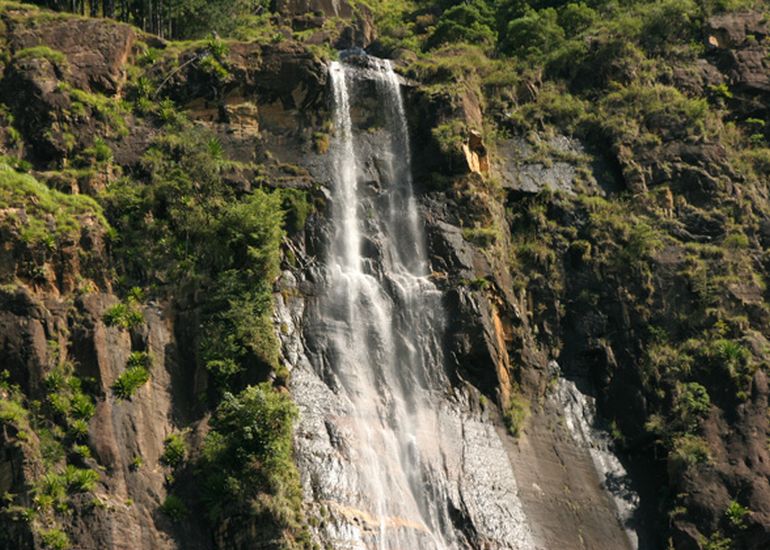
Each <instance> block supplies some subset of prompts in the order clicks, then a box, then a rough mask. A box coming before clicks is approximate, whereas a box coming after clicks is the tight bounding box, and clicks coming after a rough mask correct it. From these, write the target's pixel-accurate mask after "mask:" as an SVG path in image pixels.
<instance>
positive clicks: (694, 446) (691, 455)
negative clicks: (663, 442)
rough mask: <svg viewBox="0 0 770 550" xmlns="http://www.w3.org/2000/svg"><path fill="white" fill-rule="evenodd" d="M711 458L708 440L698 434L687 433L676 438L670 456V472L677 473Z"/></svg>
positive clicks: (704, 462)
mask: <svg viewBox="0 0 770 550" xmlns="http://www.w3.org/2000/svg"><path fill="white" fill-rule="evenodd" d="M710 459H711V455H710V453H709V449H708V444H707V443H706V441H705V440H704V439H702V438H700V437H698V436H695V435H690V434H685V435H681V436H677V437H675V438H674V440H673V442H672V450H671V452H670V453H669V456H668V467H669V471H670V472H672V473H676V472H680V471H682V470H686V469H687V468H690V467H692V466H696V465H698V464H706V463H707V462H709V460H710Z"/></svg>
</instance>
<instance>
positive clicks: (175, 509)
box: [160, 495, 189, 521]
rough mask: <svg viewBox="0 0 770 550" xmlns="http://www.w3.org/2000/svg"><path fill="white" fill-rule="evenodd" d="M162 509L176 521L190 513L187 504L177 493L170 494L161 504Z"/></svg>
mask: <svg viewBox="0 0 770 550" xmlns="http://www.w3.org/2000/svg"><path fill="white" fill-rule="evenodd" d="M160 511H161V512H163V513H164V514H165V515H166V516H168V517H169V518H170V519H172V520H174V521H181V520H183V519H184V518H185V517H187V514H188V513H189V511H188V509H187V505H186V504H185V503H184V501H182V499H181V498H179V497H178V496H176V495H168V496H167V497H166V500H164V501H163V504H161V505H160Z"/></svg>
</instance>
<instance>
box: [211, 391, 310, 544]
mask: <svg viewBox="0 0 770 550" xmlns="http://www.w3.org/2000/svg"><path fill="white" fill-rule="evenodd" d="M296 415H297V409H296V407H295V406H294V404H293V403H292V402H291V399H290V398H289V396H288V395H287V394H286V393H281V392H278V391H276V390H275V389H274V388H272V387H271V386H270V385H269V384H260V385H258V386H249V387H247V388H246V389H245V390H243V391H242V392H241V393H240V394H238V395H233V394H230V393H227V394H225V395H224V397H223V399H222V402H221V403H220V405H219V407H218V408H217V410H216V413H215V414H214V416H213V417H212V419H211V428H212V429H211V432H210V433H209V434H208V436H207V437H206V441H205V443H204V446H203V456H202V458H201V460H200V462H199V464H198V468H199V469H200V472H201V476H202V478H203V485H204V501H205V502H206V508H207V510H208V513H209V515H210V516H211V518H212V519H213V520H215V521H216V520H217V519H219V518H221V517H224V516H226V515H227V514H228V513H237V512H241V513H243V512H246V511H247V510H248V513H249V514H253V515H256V516H258V517H259V516H267V517H273V518H275V519H276V520H278V521H279V522H280V523H279V525H278V526H277V528H276V530H277V531H278V533H279V534H280V535H279V536H281V537H286V536H287V530H288V532H290V533H295V535H296V536H299V537H300V538H304V537H305V536H306V535H305V534H303V533H304V532H303V527H302V526H303V522H304V520H303V518H302V515H301V500H302V491H301V487H300V483H299V475H298V473H297V470H296V467H295V466H294V462H293V448H292V422H293V420H294V419H295V418H296ZM265 528H266V529H268V528H270V527H269V526H266V527H265ZM286 544H289V542H288V541H286ZM290 547H293V545H290Z"/></svg>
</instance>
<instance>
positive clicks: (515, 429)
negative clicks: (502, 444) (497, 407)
mask: <svg viewBox="0 0 770 550" xmlns="http://www.w3.org/2000/svg"><path fill="white" fill-rule="evenodd" d="M528 416H529V402H528V401H527V400H526V398H525V397H524V396H523V395H520V394H518V393H514V394H512V395H511V398H510V402H509V403H508V406H507V407H506V408H505V413H504V415H503V417H504V419H505V426H506V427H507V428H508V431H509V432H510V434H511V435H512V436H513V437H518V436H519V434H520V433H521V430H522V428H523V427H524V422H525V421H526V419H527V417H528Z"/></svg>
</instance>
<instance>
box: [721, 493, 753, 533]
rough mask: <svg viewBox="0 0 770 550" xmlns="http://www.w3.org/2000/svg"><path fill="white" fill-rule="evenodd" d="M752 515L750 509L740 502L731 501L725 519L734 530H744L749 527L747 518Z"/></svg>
mask: <svg viewBox="0 0 770 550" xmlns="http://www.w3.org/2000/svg"><path fill="white" fill-rule="evenodd" d="M750 513H751V511H750V510H749V509H748V508H746V507H745V506H743V505H741V504H740V503H739V502H736V501H734V500H731V501H730V504H729V505H728V506H727V510H725V518H727V521H728V522H729V523H730V525H731V526H732V527H733V528H735V529H741V530H742V529H746V527H748V526H747V525H746V516H748V515H749V514H750Z"/></svg>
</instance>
